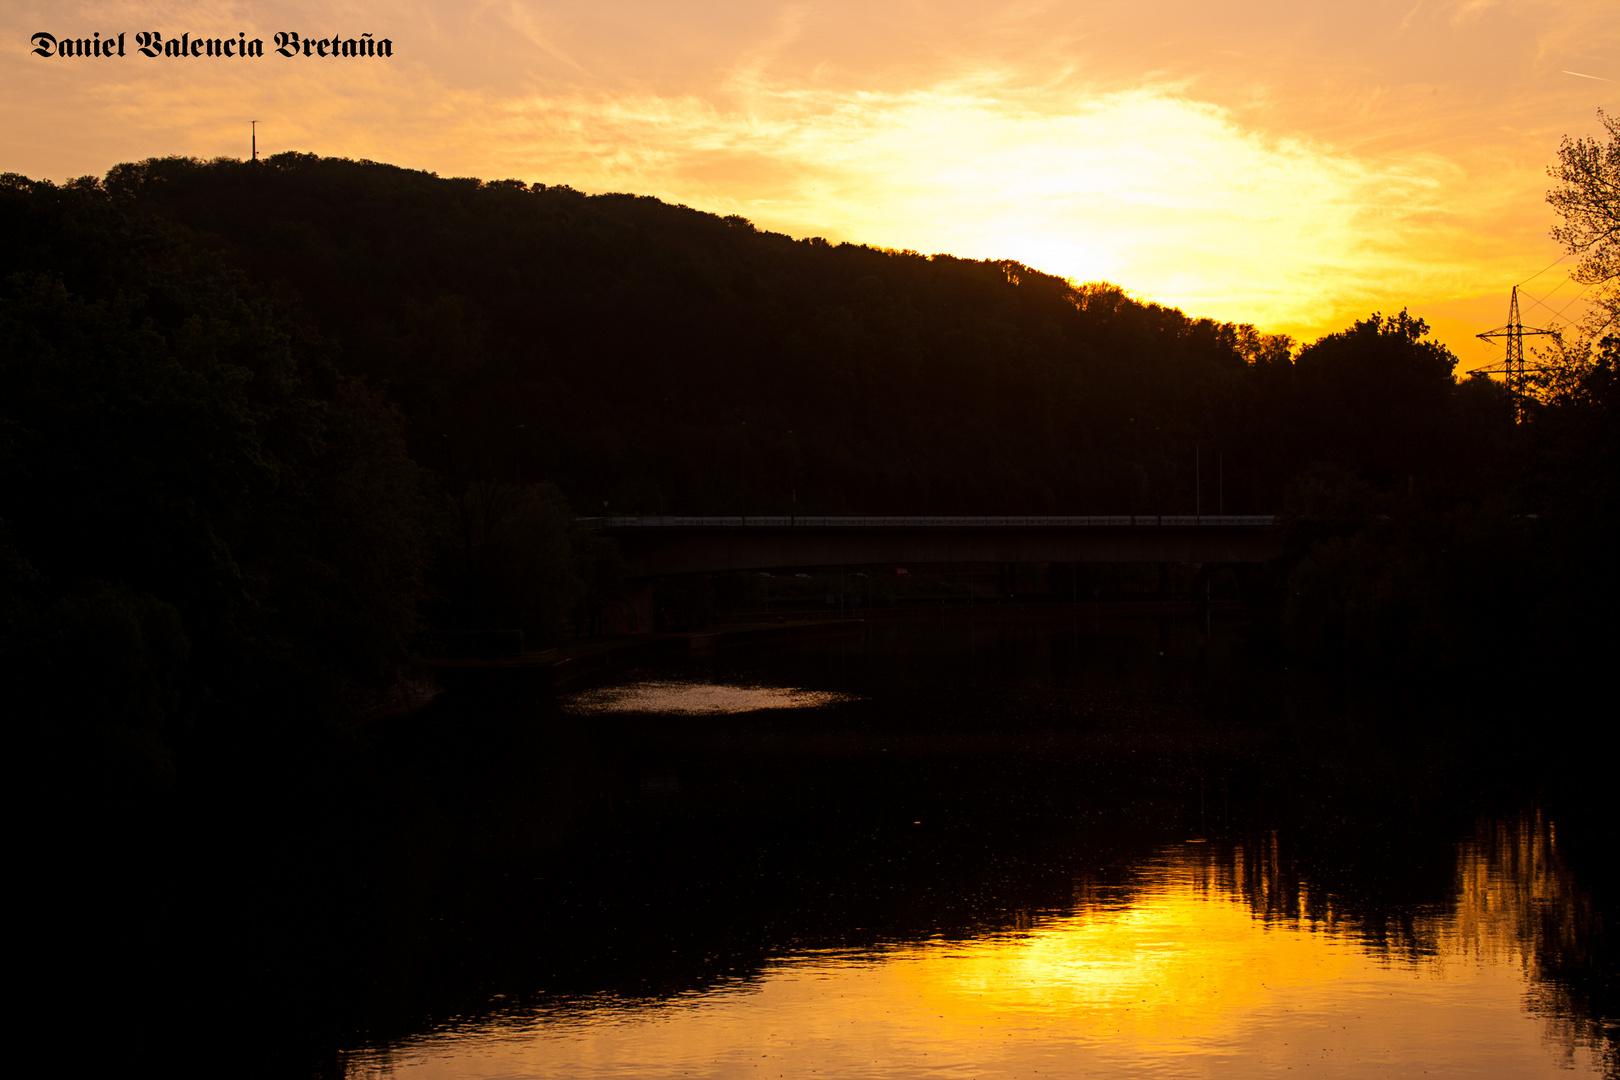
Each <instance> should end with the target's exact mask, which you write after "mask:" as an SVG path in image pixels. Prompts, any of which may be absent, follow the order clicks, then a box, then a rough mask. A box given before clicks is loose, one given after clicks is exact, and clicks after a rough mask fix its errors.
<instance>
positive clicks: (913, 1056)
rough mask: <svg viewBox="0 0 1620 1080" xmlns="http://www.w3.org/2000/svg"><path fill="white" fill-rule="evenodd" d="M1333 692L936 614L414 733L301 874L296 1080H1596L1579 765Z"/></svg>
mask: <svg viewBox="0 0 1620 1080" xmlns="http://www.w3.org/2000/svg"><path fill="white" fill-rule="evenodd" d="M1335 685H1336V684H1335V683H1334V682H1333V681H1331V680H1325V679H1323V678H1322V677H1321V676H1320V675H1319V674H1312V673H1306V672H1299V671H1289V670H1287V669H1286V668H1285V667H1283V666H1281V665H1280V664H1279V663H1276V662H1270V661H1263V660H1260V659H1256V658H1255V657H1253V656H1251V655H1250V653H1249V650H1248V649H1247V647H1246V646H1245V645H1244V643H1243V641H1242V639H1241V636H1240V635H1238V634H1237V633H1236V632H1235V631H1233V630H1230V629H1228V628H1226V627H1223V626H1221V625H1219V624H1217V625H1216V626H1215V627H1214V628H1213V632H1210V633H1206V632H1204V631H1203V629H1202V628H1200V627H1199V626H1197V625H1194V624H1193V623H1192V622H1190V621H1188V622H1185V623H1177V624H1174V625H1160V624H1157V623H1154V622H1150V621H1140V620H1138V621H1132V620H1107V619H1096V618H1091V617H1088V616H1086V615H1085V614H1083V613H1082V614H1080V615H1075V614H1073V613H1067V614H1052V615H1048V616H1039V615H1035V614H1024V615H1006V616H1003V617H996V616H995V615H994V613H991V614H989V615H972V616H969V615H967V614H963V613H960V612H953V613H949V615H948V617H941V618H936V619H929V618H927V617H915V618H913V619H911V620H909V621H906V620H894V621H887V622H873V623H869V624H867V625H866V626H865V627H863V628H862V629H860V630H859V631H857V632H853V633H849V634H845V635H843V636H836V637H829V638H825V639H821V640H812V641H802V642H799V643H796V644H792V645H788V646H781V647H756V648H749V649H745V650H737V651H731V652H721V653H718V654H715V655H713V656H709V657H693V658H691V659H681V660H671V661H668V662H660V663H656V664H651V665H647V666H643V667H639V668H634V669H629V670H624V671H620V672H617V673H615V674H613V675H612V676H611V677H607V678H604V679H602V680H600V681H598V682H595V683H592V684H590V685H586V686H579V687H574V688H571V689H570V690H568V691H567V692H563V693H559V694H557V695H555V696H542V697H537V698H517V699H514V698H511V697H495V696H478V695H472V694H469V695H462V696H460V697H459V698H458V697H454V696H451V695H447V696H446V698H445V699H443V700H441V701H440V702H439V703H437V704H435V705H434V706H433V707H431V708H430V709H428V710H426V711H425V712H424V713H422V714H420V715H418V716H417V717H415V718H412V719H411V720H410V721H409V723H408V724H407V725H406V726H405V728H404V729H402V730H403V733H402V734H398V735H396V736H394V737H393V741H392V742H391V743H390V744H389V745H388V746H386V747H384V749H383V750H381V751H379V753H380V754H382V755H383V756H384V757H385V758H387V759H388V760H389V761H390V762H391V764H389V765H388V766H387V768H385V769H384V770H383V772H384V773H385V774H386V776H387V778H388V779H387V781H386V783H381V782H379V783H376V784H374V785H373V786H372V787H370V788H367V789H366V790H367V791H369V792H371V794H369V795H367V796H366V798H365V799H364V800H361V801H363V802H365V803H366V805H367V810H366V811H365V814H362V815H361V816H366V815H369V816H367V817H366V821H367V823H366V824H365V825H363V826H356V827H355V828H356V829H357V830H358V832H357V833H356V834H355V835H363V836H364V837H365V839H364V840H363V842H362V841H357V840H355V839H354V837H353V836H350V837H349V838H348V839H344V840H341V841H335V842H334V844H333V848H332V850H333V851H336V852H339V853H341V852H344V851H349V850H351V848H360V847H363V848H364V854H356V855H354V857H353V858H351V859H348V860H347V865H346V866H345V868H344V870H343V872H342V873H340V874H338V875H337V876H338V877H342V878H343V879H344V882H345V884H343V885H341V886H333V891H332V892H331V893H330V894H329V896H331V897H338V896H341V897H345V898H346V899H343V900H341V902H340V901H337V900H328V901H323V902H329V903H333V904H338V905H339V906H347V907H348V908H349V910H347V911H346V913H345V914H343V915H341V916H333V917H332V918H330V919H325V921H323V922H322V926H323V927H324V928H325V929H324V930H323V931H321V933H322V934H324V935H325V936H324V937H322V938H321V940H323V941H326V942H328V946H327V947H326V949H325V952H326V956H327V959H328V960H329V961H331V967H332V968H333V969H336V968H341V969H342V971H343V974H342V975H341V976H340V977H335V982H332V981H331V979H332V978H333V977H331V976H322V978H323V979H326V980H328V981H329V983H330V985H327V986H326V987H325V988H315V987H313V985H312V982H313V980H306V984H307V985H310V989H309V992H308V997H309V1002H308V1004H307V1006H306V1010H305V1013H304V1014H303V1019H302V1020H300V1021H297V1022H298V1023H300V1024H302V1025H303V1029H304V1032H305V1034H306V1035H308V1033H309V1032H314V1033H315V1034H314V1035H309V1036H308V1039H306V1044H307V1045H306V1049H308V1045H313V1044H315V1043H318V1044H319V1046H318V1047H317V1048H316V1050H314V1051H310V1053H311V1054H313V1059H317V1060H318V1064H317V1065H315V1066H311V1068H312V1069H313V1070H314V1071H315V1072H317V1073H320V1074H322V1075H343V1076H346V1077H351V1078H354V1080H372V1078H382V1077H399V1078H406V1077H409V1078H422V1080H428V1078H440V1077H457V1078H460V1077H469V1078H475V1077H476V1078H496V1077H502V1078H506V1077H536V1078H540V1077H557V1078H563V1077H568V1078H606V1077H632V1076H633V1077H666V1076H668V1077H713V1078H730V1077H756V1076H759V1077H765V1076H769V1077H812V1076H826V1077H855V1076H860V1077H875V1078H895V1080H899V1078H909V1077H952V1078H956V1077H961V1078H973V1077H982V1078H992V1077H996V1078H1001V1077H1006V1078H1011V1077H1045V1076H1058V1077H1071V1076H1072V1077H1080V1076H1084V1077H1101V1078H1109V1077H1142V1076H1164V1077H1255V1076H1283V1075H1286V1074H1289V1073H1292V1074H1294V1075H1314V1076H1330V1077H1363V1076H1391V1077H1405V1076H1411V1077H1418V1076H1426V1077H1509V1076H1511V1077H1537V1076H1560V1077H1562V1076H1602V1075H1609V1076H1614V1075H1616V1074H1617V1061H1620V1059H1617V1057H1616V1053H1615V1027H1614V1022H1613V1012H1612V1011H1611V1010H1612V1007H1613V1003H1614V996H1613V987H1614V975H1615V972H1614V970H1613V957H1614V947H1613V945H1612V944H1609V943H1608V942H1609V939H1608V938H1607V937H1605V935H1604V931H1603V925H1604V916H1605V914H1606V913H1608V912H1612V911H1613V900H1614V897H1613V896H1612V893H1611V890H1612V870H1611V869H1610V867H1609V847H1608V841H1607V837H1608V835H1609V833H1608V831H1607V830H1608V828H1609V823H1610V822H1611V821H1612V816H1609V817H1604V816H1602V815H1604V814H1605V813H1610V812H1608V811H1605V810H1603V809H1602V807H1603V803H1604V798H1603V796H1602V793H1601V790H1600V789H1599V788H1598V787H1596V786H1595V785H1598V784H1599V781H1600V780H1601V779H1602V777H1603V774H1604V771H1605V770H1606V768H1607V766H1602V767H1594V766H1593V764H1592V762H1591V761H1589V760H1583V759H1582V758H1583V755H1582V754H1581V752H1580V750H1579V748H1578V747H1575V748H1570V747H1564V748H1559V747H1558V746H1556V745H1554V741H1555V740H1554V739H1553V737H1552V735H1551V732H1552V731H1553V730H1554V729H1553V728H1552V727H1550V726H1549V725H1552V724H1554V723H1555V722H1556V720H1557V718H1556V717H1554V718H1533V717H1526V716H1524V715H1523V714H1522V713H1520V712H1516V711H1515V710H1514V709H1510V708H1507V707H1505V706H1503V707H1502V708H1499V709H1495V710H1493V708H1492V707H1491V705H1490V704H1489V702H1490V698H1489V695H1480V694H1477V693H1473V694H1471V695H1468V696H1466V701H1467V702H1469V704H1458V702H1460V701H1462V700H1463V696H1462V691H1461V690H1460V689H1459V690H1458V692H1457V694H1455V695H1452V694H1443V693H1440V692H1438V691H1437V690H1436V688H1425V693H1423V694H1417V693H1415V692H1414V691H1412V690H1410V689H1408V690H1405V691H1401V692H1396V691H1393V690H1388V691H1384V692H1381V693H1372V692H1366V693H1362V694H1360V695H1346V694H1345V693H1343V692H1342V691H1341V690H1337V689H1334V686H1335ZM1482 702H1483V703H1482ZM379 792H381V793H382V794H378V793H379ZM357 813H358V811H357ZM346 845H348V846H346ZM336 857H338V858H340V859H342V858H343V856H342V855H341V854H339V855H338V856H336ZM1611 917H1612V916H1611ZM323 918H324V917H323ZM317 936H319V935H317ZM277 985H281V984H280V983H277ZM288 1022H289V1023H290V1022H293V1021H288ZM306 1060H308V1058H306Z"/></svg>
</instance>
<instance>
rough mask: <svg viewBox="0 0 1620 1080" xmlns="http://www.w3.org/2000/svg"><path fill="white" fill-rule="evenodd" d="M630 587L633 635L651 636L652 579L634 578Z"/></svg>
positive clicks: (630, 628) (631, 628)
mask: <svg viewBox="0 0 1620 1080" xmlns="http://www.w3.org/2000/svg"><path fill="white" fill-rule="evenodd" d="M627 584H628V585H629V587H630V620H629V621H630V625H629V626H628V627H627V628H626V629H628V630H629V631H630V633H632V634H650V633H652V631H653V583H652V578H633V579H631V580H630V581H629V582H627Z"/></svg>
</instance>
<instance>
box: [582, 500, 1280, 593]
mask: <svg viewBox="0 0 1620 1080" xmlns="http://www.w3.org/2000/svg"><path fill="white" fill-rule="evenodd" d="M585 524H586V525H587V526H588V527H590V528H591V529H594V530H598V531H600V532H603V533H605V534H607V535H609V536H612V537H613V539H614V540H615V541H616V542H617V544H618V546H619V549H620V551H621V552H622V553H623V555H624V559H625V563H626V569H627V570H628V572H629V577H630V578H631V579H632V580H635V579H650V578H657V577H665V576H668V575H672V574H704V573H720V572H724V571H731V570H769V569H773V568H779V567H815V566H872V565H880V564H889V565H894V566H905V565H907V564H917V563H1083V562H1158V563H1164V562H1176V563H1240V562H1264V561H1265V560H1267V559H1269V558H1271V557H1272V556H1273V555H1276V554H1277V552H1278V551H1279V550H1280V545H1281V537H1280V530H1279V529H1278V528H1277V526H1276V519H1275V518H1273V517H1271V516H1270V515H1264V516H1262V515H1231V514H1227V515H1218V516H1217V515H1210V514H1202V515H1192V514H1178V515H1170V514H1164V515H1147V514H1135V515H1129V514H1115V515H1109V516H1086V517H1074V516H1068V517H1061V516H1059V517H599V518H587V519H585Z"/></svg>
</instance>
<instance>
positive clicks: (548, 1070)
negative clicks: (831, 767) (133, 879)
mask: <svg viewBox="0 0 1620 1080" xmlns="http://www.w3.org/2000/svg"><path fill="white" fill-rule="evenodd" d="M1551 837H1552V833H1551V830H1550V828H1547V827H1545V826H1544V825H1543V824H1542V823H1540V822H1521V823H1518V824H1516V825H1503V826H1487V827H1482V829H1481V831H1480V834H1479V835H1478V836H1476V838H1475V839H1474V841H1473V842H1471V843H1467V844H1464V845H1461V847H1460V850H1459V855H1458V862H1457V871H1456V872H1457V889H1456V893H1455V898H1454V903H1453V904H1451V905H1447V906H1446V907H1445V908H1444V909H1443V910H1440V909H1437V910H1434V911H1432V912H1429V913H1426V914H1420V915H1419V916H1417V917H1416V918H1413V919H1407V920H1402V923H1401V926H1400V927H1399V928H1397V929H1396V930H1394V931H1390V930H1389V929H1388V928H1371V927H1366V926H1362V925H1359V924H1356V923H1354V922H1353V921H1352V920H1350V919H1347V918H1344V917H1343V916H1342V915H1340V914H1339V913H1337V912H1335V911H1334V910H1333V908H1332V905H1331V904H1330V903H1329V902H1328V901H1326V900H1325V899H1324V898H1322V897H1320V896H1315V895H1312V894H1311V892H1310V890H1309V889H1308V888H1306V887H1303V886H1301V885H1299V884H1298V883H1295V882H1290V881H1289V879H1288V875H1287V874H1285V873H1282V872H1281V871H1280V868H1279V867H1280V864H1279V861H1278V860H1277V858H1276V845H1275V841H1272V842H1270V843H1267V844H1263V845H1259V847H1260V850H1259V851H1258V852H1257V851H1256V850H1253V849H1250V850H1245V849H1244V848H1242V847H1236V848H1229V849H1225V850H1221V849H1216V848H1212V847H1206V846H1202V845H1200V846H1197V847H1194V846H1191V845H1187V846H1178V847H1174V848H1167V849H1165V850H1163V851H1161V852H1159V853H1158V855H1157V856H1155V857H1154V858H1152V859H1151V860H1149V861H1147V862H1146V863H1145V864H1143V865H1142V866H1140V867H1138V868H1137V870H1136V871H1135V873H1134V875H1133V876H1132V879H1131V880H1130V881H1129V882H1127V883H1126V884H1124V885H1121V886H1117V887H1115V888H1113V889H1112V890H1105V889H1101V888H1098V887H1096V886H1094V885H1092V884H1090V883H1087V882H1079V883H1077V885H1076V907H1075V910H1073V911H1069V912H1062V913H1052V914H1047V915H1041V914H1033V915H1030V916H1028V917H1027V918H1025V919H1022V920H1020V922H1021V923H1022V924H1024V925H1020V926H1018V927H1015V928H1012V929H1008V930H1003V931H999V932H995V933H991V934H987V935H985V936H982V937H978V938H974V939H969V940H932V941H926V942H921V943H912V944H907V945H903V946H897V947H891V948H887V949H882V950H875V951H867V952H824V953H810V954H801V955H798V956H795V957H791V958H784V959H781V960H779V961H777V962H775V963H774V964H773V965H771V966H769V967H768V968H767V969H766V970H765V971H764V972H763V973H762V974H761V975H760V976H759V977H757V978H755V979H752V980H749V981H746V982H741V983H737V984H734V985H731V986H728V987H721V988H718V989H716V990H712V991H708V992H704V993H694V994H691V995H687V996H683V997H678V998H675V999H673V1000H670V1001H664V1002H660V1003H657V1004H653V1005H649V1004H648V1003H645V1002H632V1001H623V1000H615V999H602V1000H598V1001H592V1002H586V1003H580V1002H578V1001H577V1000H576V1001H575V1002H572V1003H570V1005H569V1006H568V1007H567V1008H566V1009H558V1010H548V1009H541V1010H539V1011H536V1012H531V1013H529V1014H528V1015H508V1016H502V1017H498V1018H493V1019H485V1020H480V1021H474V1022H470V1023H468V1024H466V1025H464V1026H457V1027H454V1028H450V1029H446V1030H443V1031H441V1032H439V1033H436V1034H433V1035H428V1036H423V1037H419V1038H417V1039H414V1040H411V1041H408V1042H406V1043H404V1044H401V1045H396V1046H394V1047H392V1048H389V1049H387V1050H380V1051H375V1052H369V1053H366V1054H362V1055H357V1056H356V1057H355V1058H354V1059H352V1068H351V1070H350V1076H352V1077H355V1078H371V1077H384V1076H412V1077H424V1078H428V1077H620V1076H624V1077H629V1076H660V1077H661V1076H699V1077H745V1076H746V1077H752V1076H792V1077H808V1076H873V1077H888V1078H899V1077H925V1076H926V1077H951V1078H956V1077H960V1078H969V1077H1026V1076H1028V1077H1034V1076H1052V1075H1057V1076H1088V1077H1127V1076H1196V1077H1253V1076H1272V1075H1276V1076H1282V1075H1284V1074H1289V1073H1292V1074H1294V1075H1306V1074H1309V1075H1315V1076H1329V1077H1346V1078H1349V1077H1363V1076H1369V1075H1376V1076H1412V1077H1416V1076H1429V1077H1443V1076H1453V1077H1536V1076H1597V1075H1601V1073H1602V1064H1601V1061H1600V1058H1599V1055H1598V1054H1597V1053H1594V1047H1595V1046H1599V1045H1600V1041H1599V1040H1600V1039H1601V1036H1600V1035H1599V1034H1598V1033H1596V1032H1595V1031H1592V1030H1589V1029H1587V1028H1583V1027H1582V1026H1581V1024H1580V1023H1579V1022H1578V1021H1577V1020H1576V1019H1574V1018H1573V1016H1572V1013H1571V1010H1570V1009H1569V1008H1568V1003H1567V1002H1561V1001H1559V1000H1556V999H1557V994H1556V993H1550V992H1549V990H1548V986H1547V984H1546V982H1545V979H1544V978H1543V977H1542V976H1541V974H1540V973H1541V972H1543V971H1544V969H1545V967H1546V965H1547V964H1549V963H1554V962H1556V959H1557V958H1556V956H1550V955H1549V951H1556V950H1557V949H1559V948H1561V947H1564V948H1574V947H1578V945H1579V943H1578V942H1576V943H1570V942H1564V943H1563V944H1562V945H1561V944H1560V943H1559V942H1558V941H1551V940H1549V939H1548V937H1547V933H1548V931H1549V929H1552V931H1553V932H1554V933H1568V931H1558V930H1557V929H1556V928H1557V927H1559V926H1565V927H1567V926H1573V925H1578V924H1577V923H1565V922H1561V921H1560V920H1561V919H1562V918H1563V917H1565V916H1574V915H1576V914H1578V911H1577V909H1578V908H1579V907H1580V904H1581V901H1580V898H1579V895H1578V894H1577V893H1576V892H1575V890H1574V889H1573V886H1572V883H1571V882H1570V880H1569V878H1568V875H1567V874H1566V873H1565V872H1564V871H1563V869H1562V867H1561V865H1560V864H1559V863H1558V860H1557V858H1556V852H1555V851H1554V849H1553V846H1552V841H1551ZM582 1004H583V1007H582Z"/></svg>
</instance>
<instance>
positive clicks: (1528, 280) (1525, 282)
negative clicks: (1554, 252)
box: [1519, 251, 1573, 286]
mask: <svg viewBox="0 0 1620 1080" xmlns="http://www.w3.org/2000/svg"><path fill="white" fill-rule="evenodd" d="M1571 254H1573V253H1572V252H1568V251H1566V252H1564V253H1563V254H1562V255H1560V256H1558V258H1556V259H1554V260H1553V261H1552V262H1550V263H1548V264H1547V265H1546V266H1543V267H1542V268H1541V269H1540V270H1537V271H1536V272H1535V273H1533V274H1531V275H1530V276H1529V277H1527V278H1525V279H1524V280H1523V281H1521V282H1519V284H1520V285H1521V286H1523V285H1528V284H1530V283H1531V282H1532V281H1534V280H1536V278H1538V277H1540V276H1541V275H1542V274H1545V273H1546V272H1547V271H1549V270H1551V269H1552V268H1553V267H1555V266H1557V265H1558V264H1559V263H1561V262H1563V261H1564V260H1565V259H1567V258H1569V257H1570V255H1571Z"/></svg>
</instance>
